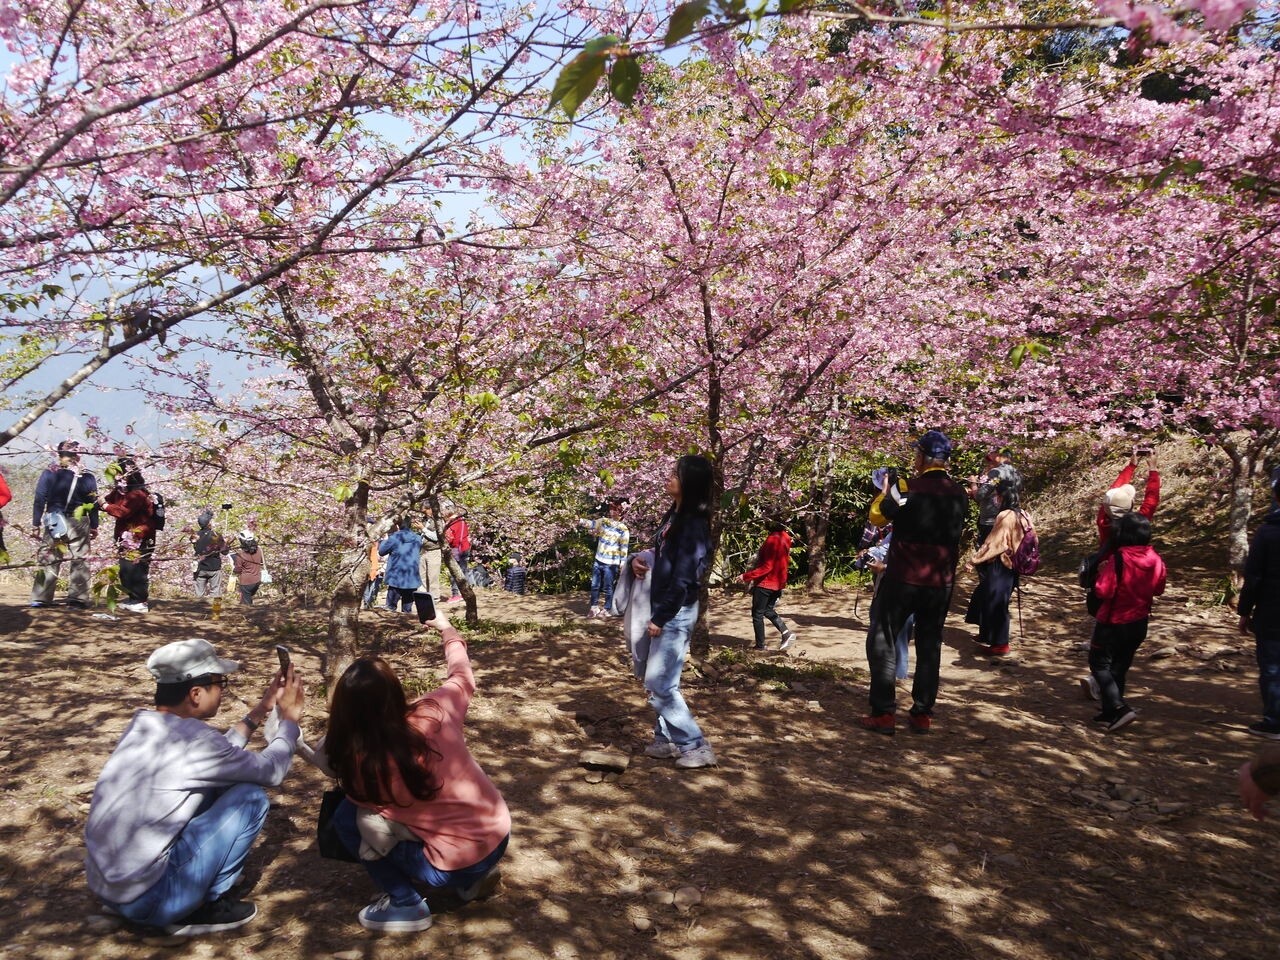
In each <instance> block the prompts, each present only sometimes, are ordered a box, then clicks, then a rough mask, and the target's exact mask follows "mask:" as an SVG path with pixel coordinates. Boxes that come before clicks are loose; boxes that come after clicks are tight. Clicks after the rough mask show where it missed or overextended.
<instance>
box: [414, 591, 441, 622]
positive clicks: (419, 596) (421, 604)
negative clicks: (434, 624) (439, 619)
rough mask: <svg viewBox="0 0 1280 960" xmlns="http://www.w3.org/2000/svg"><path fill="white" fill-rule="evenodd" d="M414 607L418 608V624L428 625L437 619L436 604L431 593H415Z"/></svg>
mask: <svg viewBox="0 0 1280 960" xmlns="http://www.w3.org/2000/svg"><path fill="white" fill-rule="evenodd" d="M413 605H414V606H415V607H417V608H418V622H419V623H426V622H427V621H428V620H434V619H435V618H436V602H435V600H433V599H432V597H431V594H429V593H415V594H414V595H413Z"/></svg>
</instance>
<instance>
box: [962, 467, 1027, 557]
mask: <svg viewBox="0 0 1280 960" xmlns="http://www.w3.org/2000/svg"><path fill="white" fill-rule="evenodd" d="M1012 456H1013V454H1012V451H1010V450H1009V448H1008V447H1004V448H1002V449H1000V450H990V451H988V452H987V456H986V458H985V459H984V460H983V463H982V474H981V475H980V476H977V475H975V476H972V477H970V478H969V480H968V494H969V499H971V500H974V501H976V502H977V504H978V544H979V545H981V544H982V543H983V541H985V540H986V539H987V537H988V536H989V535H990V534H991V530H992V528H993V527H994V526H995V525H996V515H997V514H999V512H1000V510H1001V507H1000V504H998V503H997V502H996V499H995V497H996V488H997V485H998V484H999V483H1000V482H1001V481H1008V482H1009V483H1010V484H1012V486H1013V487H1014V488H1015V489H1016V490H1017V491H1018V492H1019V493H1021V492H1022V475H1021V474H1020V473H1018V470H1017V468H1016V467H1014V465H1013V463H1012V462H1011V460H1012Z"/></svg>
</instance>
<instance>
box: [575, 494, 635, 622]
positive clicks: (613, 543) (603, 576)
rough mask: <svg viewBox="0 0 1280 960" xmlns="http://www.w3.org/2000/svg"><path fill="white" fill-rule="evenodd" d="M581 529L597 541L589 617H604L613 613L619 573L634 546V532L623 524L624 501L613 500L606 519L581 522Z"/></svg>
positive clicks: (610, 502) (592, 570)
mask: <svg viewBox="0 0 1280 960" xmlns="http://www.w3.org/2000/svg"><path fill="white" fill-rule="evenodd" d="M578 526H579V527H581V528H582V529H584V530H586V531H588V532H589V533H590V534H591V535H592V536H593V537H595V538H596V555H595V561H594V562H593V563H592V565H591V597H590V608H589V610H588V612H587V616H588V617H605V616H608V614H609V611H610V610H612V609H613V587H614V584H615V583H617V582H618V569H619V568H620V567H621V566H622V563H623V561H625V560H626V559H627V551H628V549H629V548H630V546H631V530H630V528H629V527H628V526H627V525H626V524H625V523H623V522H622V501H621V500H610V501H609V506H608V508H607V509H606V510H605V515H604V516H603V517H597V518H596V519H595V520H589V519H583V520H579V521H578Z"/></svg>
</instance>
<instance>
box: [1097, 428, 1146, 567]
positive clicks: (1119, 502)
mask: <svg viewBox="0 0 1280 960" xmlns="http://www.w3.org/2000/svg"><path fill="white" fill-rule="evenodd" d="M1139 457H1146V460H1147V482H1146V489H1145V490H1144V491H1143V494H1142V503H1141V504H1139V505H1138V507H1137V512H1138V513H1140V514H1142V515H1143V516H1144V517H1146V518H1147V519H1148V520H1150V519H1151V518H1152V517H1154V516H1155V513H1156V508H1157V507H1158V506H1160V470H1159V469H1158V466H1157V461H1156V452H1155V450H1152V449H1150V448H1147V447H1134V448H1133V454H1132V455H1131V456H1130V457H1129V462H1128V463H1126V464H1125V465H1124V468H1123V469H1122V470H1121V471H1120V475H1119V476H1118V477H1116V482H1115V483H1113V484H1112V485H1111V488H1110V489H1109V490H1107V492H1106V493H1105V494H1103V497H1102V503H1101V504H1099V506H1098V515H1097V517H1096V518H1095V520H1094V523H1096V524H1097V527H1098V546H1099V547H1100V548H1103V549H1105V548H1106V546H1107V541H1108V540H1109V539H1110V538H1111V531H1112V530H1113V529H1114V527H1115V525H1116V523H1117V522H1118V521H1119V520H1120V518H1121V517H1123V516H1124V515H1125V514H1126V513H1128V512H1130V511H1131V510H1134V505H1133V503H1134V501H1135V500H1136V499H1137V498H1138V491H1137V489H1136V488H1135V487H1134V485H1133V475H1134V473H1135V472H1136V471H1137V469H1138V458H1139Z"/></svg>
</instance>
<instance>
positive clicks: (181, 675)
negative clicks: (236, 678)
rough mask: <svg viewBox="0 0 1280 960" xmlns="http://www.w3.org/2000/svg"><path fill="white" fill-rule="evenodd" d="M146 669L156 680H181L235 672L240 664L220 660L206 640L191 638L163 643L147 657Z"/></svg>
mask: <svg viewBox="0 0 1280 960" xmlns="http://www.w3.org/2000/svg"><path fill="white" fill-rule="evenodd" d="M147 669H148V670H149V671H150V672H151V675H152V676H153V677H155V678H156V683H182V682H183V681H184V680H190V679H191V678H192V677H203V676H205V675H207V674H211V673H220V674H224V675H225V674H228V673H235V672H236V671H237V670H239V669H240V664H238V663H236V662H235V661H234V660H223V659H222V658H221V657H220V656H218V653H217V651H216V650H214V648H213V644H212V643H210V642H209V641H208V640H201V639H200V638H199V637H192V638H191V639H190V640H175V641H174V642H173V643H166V644H165V645H164V646H163V647H161V648H160V649H159V650H157V651H156V652H155V653H153V654H152V655H151V656H150V657H148V658H147Z"/></svg>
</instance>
